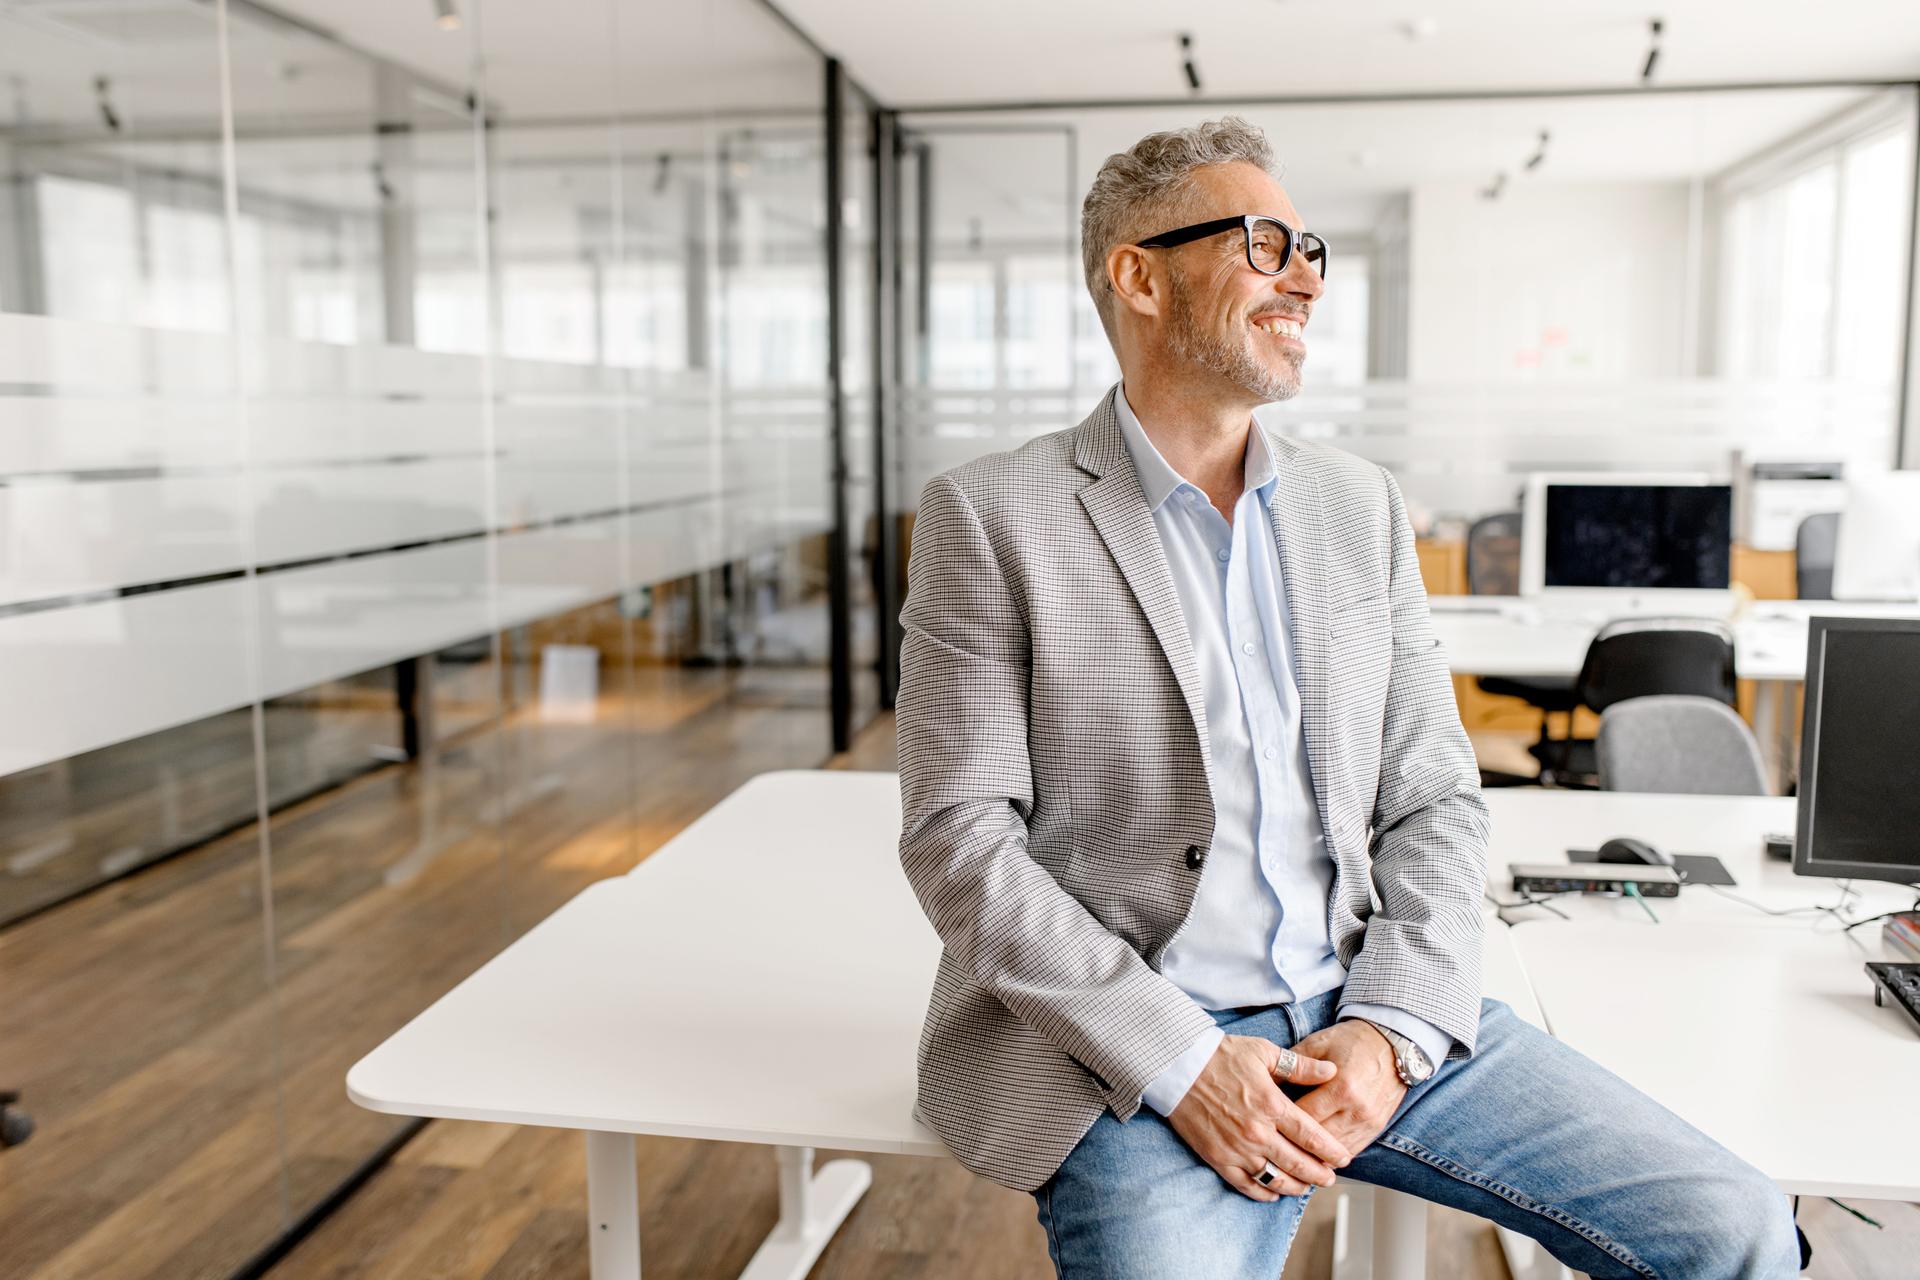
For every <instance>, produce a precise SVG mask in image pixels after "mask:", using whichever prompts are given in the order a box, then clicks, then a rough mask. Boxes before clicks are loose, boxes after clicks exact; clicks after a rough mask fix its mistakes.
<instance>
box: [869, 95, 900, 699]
mask: <svg viewBox="0 0 1920 1280" xmlns="http://www.w3.org/2000/svg"><path fill="white" fill-rule="evenodd" d="M873 119H874V129H873V147H874V165H873V208H874V237H875V238H874V255H873V282H874V285H873V402H874V412H875V418H874V431H873V508H874V514H875V516H876V517H877V524H878V528H877V531H876V535H875V537H876V546H875V548H874V558H873V603H874V609H875V610H876V611H877V612H878V613H879V615H880V616H879V617H878V618H877V619H876V623H877V627H876V634H877V636H878V637H879V645H880V705H881V707H883V708H886V709H889V710H891V709H892V707H893V704H894V698H895V695H896V694H897V693H898V692H899V688H900V643H901V639H902V633H901V628H900V592H899V582H900V521H899V518H898V512H897V511H896V508H897V507H898V505H899V500H900V499H899V494H898V487H899V486H898V484H897V483H896V481H897V478H898V477H897V474H896V473H897V468H898V466H899V456H900V455H899V448H900V439H901V415H900V373H901V367H900V312H901V306H900V289H901V278H900V229H901V224H900V150H901V146H900V121H899V117H898V116H896V115H895V114H894V113H893V112H891V111H879V112H876V113H874V117H873Z"/></svg>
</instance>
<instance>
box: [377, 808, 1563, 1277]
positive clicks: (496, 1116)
mask: <svg viewBox="0 0 1920 1280" xmlns="http://www.w3.org/2000/svg"><path fill="white" fill-rule="evenodd" d="M899 823H900V815H899V783H898V780H897V779H896V778H895V776H894V775H893V774H890V773H835V772H789V773H773V774H765V775H762V776H761V777H758V778H755V779H754V780H753V781H751V782H749V783H747V784H746V785H745V786H743V787H741V788H740V789H739V790H738V791H735V792H734V793H733V794H732V795H730V796H729V797H727V799H726V800H724V801H722V802H721V803H720V804H719V805H718V806H716V807H715V808H714V809H713V810H712V811H710V812H709V813H708V814H707V815H706V816H704V817H702V818H701V819H700V820H699V821H698V822H695V823H694V824H693V825H692V826H690V827H688V828H687V829H686V830H685V831H683V832H682V833H681V834H680V835H678V836H676V837H675V838H674V839H673V840H671V841H669V842H668V843H667V844H666V845H665V846H664V847H662V848H661V849H660V850H659V851H658V852H656V853H655V854H654V855H653V856H652V857H651V858H649V859H647V860H646V861H645V862H643V863H641V864H640V865H639V866H638V867H636V868H635V869H634V870H633V871H632V872H631V873H630V874H628V875H627V876H624V877H621V878H619V879H615V880H608V881H603V882H601V883H599V884H596V885H592V886H590V887H589V888H587V889H585V890H584V891H582V892H581V893H580V894H579V895H578V896H576V897H575V898H574V899H573V900H572V901H571V902H569V903H567V904H566V905H565V906H563V907H561V908H560V910H559V911H557V912H555V913H554V914H553V915H552V916H550V917H548V918H547V919H546V920H545V921H544V922H542V923H541V924H540V925H538V926H537V927H536V928H534V929H533V930H532V931H531V932H529V933H528V934H527V935H526V936H525V937H523V938H521V939H520V940H519V941H518V942H516V943H514V944H513V945H512V946H510V947H508V948H507V949H506V950H505V951H503V952H501V953H500V954H499V955H498V956H496V957H494V958H493V959H492V960H491V961H489V962H488V963H487V964H486V965H485V966H483V967H482V968H481V969H480V970H479V971H477V972H476V973H474V974H473V975H472V976H471V977H469V978H468V979H467V980H466V981H465V982H462V983H461V984H460V985H459V986H457V987H455V988H454V989H453V990H452V991H450V992H448V993H447V994H446V995H445V996H443V997H442V998H441V999H440V1000H439V1001H438V1002H436V1003H435V1004H434V1005H433V1006H432V1007H431V1008H429V1009H428V1010H427V1011H426V1012H425V1013H422V1014H421V1015H420V1016H419V1017H417V1018H415V1019H414V1020H413V1021H412V1022H410V1023H408V1024H407V1025H406V1026H405V1027H402V1028H401V1029H400V1030H399V1031H397V1032H395V1033H394V1034H393V1036H391V1037H390V1038H389V1039H388V1040H387V1041H386V1042H385V1043H384V1044H382V1045H381V1046H380V1047H379V1048H377V1049H375V1050H374V1051H373V1052H372V1053H370V1054H368V1055H367V1056H366V1057H365V1058H363V1059H361V1060H360V1062H359V1063H357V1064H356V1065H355V1066H354V1067H353V1069H352V1070H351V1071H350V1072H348V1074H347V1092H348V1094H349V1096H350V1097H351V1098H352V1099H353V1100H354V1101H355V1102H357V1103H359V1104H360V1105H361V1106H363V1107H368V1108H371V1109H373V1110H375V1111H385V1112H394V1113H398V1114H402V1115H416V1116H444V1117H449V1118H453V1119H461V1120H494V1121H500V1122H503V1123H510V1124H534V1125H546V1126H550V1127H557V1128H565V1129H579V1130H582V1131H584V1132H585V1133H586V1135H587V1137H586V1142H587V1181H588V1201H589V1214H590V1230H591V1242H592V1250H591V1254H592V1260H593V1275H594V1277H595V1280H611V1278H613V1277H619V1278H620V1280H633V1278H634V1277H637V1276H638V1275H639V1270H640V1228H639V1215H638V1201H637V1187H636V1177H635V1154H634V1146H633V1139H632V1135H633V1134H636V1133H652V1134H666V1135H673V1136H680V1137H693V1138H711V1139H716V1140H721V1141H729V1142H757V1143H762V1144H765V1145H768V1146H772V1147H774V1148H775V1149H776V1155H777V1158H778V1160H779V1163H780V1174H781V1176H780V1221H779V1223H778V1225H777V1226H776V1227H775V1229H774V1231H773V1234H772V1235H770V1236H769V1237H768V1238H767V1241H766V1243H765V1244H763V1245H762V1246H761V1248H760V1251H759V1252H758V1253H757V1254H755V1256H754V1259H753V1262H752V1264H751V1265H750V1266H749V1268H748V1269H747V1271H746V1272H745V1273H744V1275H745V1276H746V1277H749V1278H751V1280H776V1278H780V1280H799V1278H800V1277H803V1276H805V1275H806V1273H807V1270H808V1268H809V1267H811V1266H812V1265H813V1261H814V1259H816V1258H817V1257H818V1256H819V1254H820V1251H821V1250H822V1249H823V1248H825V1246H826V1243H827V1241H828V1239H829V1238H830V1237H831V1236H832V1234H833V1232H834V1231H835V1229H837V1228H838V1226H839V1224H840V1223H841V1222H842V1221H843V1220H845V1218H846V1216H847V1214H848V1213H849V1212H850V1211H851V1210H852V1208H853V1206H854V1204H855V1203H856V1202H857V1201H858V1200H859V1198H860V1196H861V1194H862V1193H863V1192H864V1191H865V1189H866V1187H867V1185H868V1183H869V1180H870V1177H871V1174H870V1171H869V1168H868V1166H867V1165H866V1164H865V1163H864V1162H862V1161H857V1160H836V1161H833V1162H831V1163H829V1164H827V1165H825V1166H824V1167H822V1168H821V1169H820V1170H819V1171H818V1172H813V1171H812V1169H811V1166H812V1148H814V1147H816V1146H819V1147H833V1148H839V1149H843V1150H854V1151H880V1152H896V1153H904V1154H909V1155H929V1156H937V1155H945V1154H946V1149H945V1147H943V1146H942V1145H941V1143H940V1141H939V1139H938V1138H936V1137H935V1136H934V1135H933V1134H932V1133H931V1132H930V1131H929V1130H927V1129H926V1128H925V1127H924V1126H922V1125H921V1124H920V1123H919V1122H918V1121H916V1120H914V1119H913V1117H912V1114H911V1105H912V1095H913V1088H914V1055H915V1052H916V1049H917V1046H918V1042H919V1035H920V1025H921V1021H922V1018H923V1016H924V1014H925V1012H926V1001H927V994H928V992H929V991H930V990H931V988H932V985H933V971H934V967H935V965H936V963H937V961H938V958H939V942H938V939H937V938H936V937H935V935H934V933H933V929H932V926H931V925H929V924H928V923H927V920H926V917H925V915H924V914H922V912H921V910H920V906H919V904H918V903H917V902H916V901H915V900H914V897H913V893H912V890H911V889H910V888H909V887H908V884H907V881H906V877H905V875H904V874H903V873H902V872H901V870H900V867H899V861H898V854H897V851H896V847H897V843H898V838H899ZM1486 947H1487V951H1486V962H1485V969H1486V972H1487V974H1488V978H1489V981H1488V984H1487V987H1486V990H1487V993H1488V994H1490V995H1494V996H1497V997H1498V998H1501V999H1504V1000H1506V1001H1507V1002H1508V1003H1509V1004H1511V1005H1513V1006H1514V1008H1515V1009H1516V1010H1519V1011H1521V1013H1522V1014H1523V1016H1530V1017H1533V1018H1535V1019H1536V1020H1537V1019H1538V1017H1539V1014H1538V1011H1537V1010H1536V1009H1535V1007H1534V1004H1533V998H1532V993H1531V991H1530V990H1529V989H1528V988H1527V986H1526V983H1525V977H1524V975H1523V974H1522V973H1521V972H1520V968H1519V963H1518V957H1517V954H1516V953H1515V951H1514V949H1513V946H1512V940H1511V931H1509V930H1505V929H1501V928H1499V927H1497V926H1495V927H1490V928H1489V929H1488V931H1487V941H1486ZM1375 1201H1377V1203H1374V1204H1373V1207H1374V1208H1375V1209H1377V1210H1378V1211H1380V1212H1381V1214H1382V1216H1381V1224H1382V1229H1381V1230H1379V1231H1376V1232H1373V1233H1372V1236H1373V1253H1372V1258H1371V1259H1369V1258H1365V1257H1361V1256H1359V1255H1360V1253H1361V1251H1360V1250H1359V1249H1358V1248H1357V1243H1358V1241H1360V1240H1363V1239H1365V1238H1366V1235H1367V1232H1366V1230H1365V1229H1364V1224H1362V1225H1361V1226H1358V1227H1355V1228H1354V1229H1353V1230H1350V1231H1349V1232H1347V1233H1345V1234H1344V1235H1343V1240H1344V1245H1345V1247H1344V1249H1343V1254H1344V1261H1345V1262H1346V1263H1347V1264H1348V1265H1346V1266H1345V1267H1344V1268H1343V1270H1344V1273H1345V1274H1348V1275H1368V1274H1371V1275H1372V1276H1373V1277H1375V1280H1389V1278H1392V1280H1398V1278H1399V1277H1403V1276H1407V1275H1409V1274H1411V1275H1414V1276H1418V1275H1420V1274H1422V1272H1421V1271H1420V1270H1419V1269H1418V1268H1419V1267H1420V1266H1421V1265H1422V1264H1421V1261H1420V1259H1421V1254H1422V1252H1423V1250H1424V1239H1425V1234H1424V1225H1423V1224H1424V1206H1420V1205H1419V1204H1418V1202H1416V1201H1408V1200H1406V1198H1405V1197H1398V1196H1385V1197H1376V1198H1375ZM1403 1201H1404V1203H1401V1202H1403ZM1370 1203H1371V1202H1370ZM1410 1206H1411V1207H1410ZM938 1211H939V1209H938V1207H937V1206H929V1212H938ZM1375 1264H1377V1265H1375Z"/></svg>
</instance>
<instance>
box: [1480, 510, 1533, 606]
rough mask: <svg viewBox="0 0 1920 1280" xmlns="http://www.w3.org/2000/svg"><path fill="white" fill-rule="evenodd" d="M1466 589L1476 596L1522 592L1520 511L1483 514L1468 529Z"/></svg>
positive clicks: (1510, 594)
mask: <svg viewBox="0 0 1920 1280" xmlns="http://www.w3.org/2000/svg"><path fill="white" fill-rule="evenodd" d="M1467 590H1468V591H1469V592H1470V593H1472V594H1473V595H1476V596H1517V595H1519V594H1520V513H1519V512H1518V511H1500V512H1496V513H1495V514H1493V515H1490V516H1481V517H1480V518H1479V519H1478V520H1475V521H1474V522H1473V524H1472V526H1471V527H1469V528H1468V529H1467Z"/></svg>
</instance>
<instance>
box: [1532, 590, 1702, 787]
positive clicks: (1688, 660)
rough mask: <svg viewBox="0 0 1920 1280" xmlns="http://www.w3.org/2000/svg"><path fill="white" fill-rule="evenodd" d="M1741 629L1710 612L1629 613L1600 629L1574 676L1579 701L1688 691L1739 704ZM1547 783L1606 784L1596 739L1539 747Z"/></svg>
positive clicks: (1590, 703)
mask: <svg viewBox="0 0 1920 1280" xmlns="http://www.w3.org/2000/svg"><path fill="white" fill-rule="evenodd" d="M1733 670H1734V668H1733V632H1732V631H1730V630H1729V629H1728V628H1727V627H1726V626H1725V624H1723V623H1719V622H1715V621H1712V620H1711V619H1707V618H1622V619H1618V620H1616V621H1613V622H1609V623H1608V624H1607V625H1606V626H1604V627H1602V628H1600V632H1599V634H1598V635H1596V636H1594V638H1593V640H1592V641H1591V642H1590V643H1589V644H1588V645H1587V656H1586V660H1585V661H1584V662H1582V663H1581V665H1580V674H1579V675H1578V676H1577V677H1575V679H1574V682H1573V687H1574V696H1575V697H1576V698H1577V699H1578V700H1579V702H1578V705H1580V706H1584V707H1590V708H1592V709H1593V710H1595V711H1598V712H1601V713H1602V714H1603V715H1604V714H1605V712H1606V710H1607V708H1609V707H1611V706H1614V705H1615V704H1616V703H1621V702H1626V701H1627V700H1628V699H1631V698H1646V697H1652V696H1655V695H1657V694H1680V695H1687V696H1692V697H1697V698H1710V699H1712V700H1714V701H1715V702H1720V703H1724V704H1725V705H1726V706H1728V707H1732V706H1733V705H1734V692H1735V688H1734V674H1733ZM1533 754H1534V758H1535V759H1537V760H1539V761H1540V778H1541V781H1542V782H1545V783H1549V784H1550V785H1555V786H1565V787H1585V788H1589V789H1591V788H1593V787H1597V786H1598V785H1599V762H1598V760H1597V759H1596V758H1595V752H1594V744H1593V743H1592V742H1591V741H1588V740H1586V739H1573V738H1568V739H1564V740H1560V741H1543V742H1540V743H1536V744H1535V746H1534V748H1533Z"/></svg>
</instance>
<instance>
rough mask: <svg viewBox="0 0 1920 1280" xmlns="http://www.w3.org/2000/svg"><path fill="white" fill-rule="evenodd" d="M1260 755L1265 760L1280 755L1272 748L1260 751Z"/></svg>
mask: <svg viewBox="0 0 1920 1280" xmlns="http://www.w3.org/2000/svg"><path fill="white" fill-rule="evenodd" d="M1260 754H1261V755H1263V756H1265V757H1266V758H1267V759H1269V760H1271V759H1273V758H1274V757H1275V756H1277V755H1279V754H1280V753H1279V752H1278V751H1276V750H1274V749H1273V748H1272V747H1268V748H1267V749H1266V750H1265V751H1262V752H1261V753H1260Z"/></svg>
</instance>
